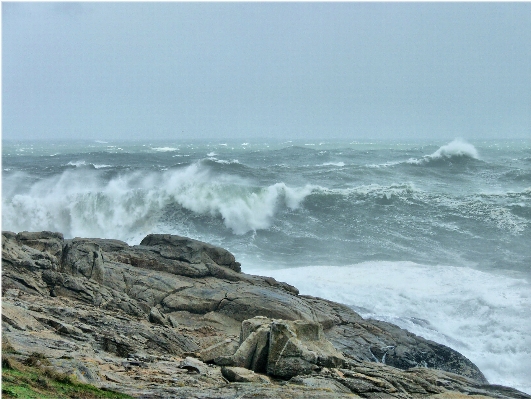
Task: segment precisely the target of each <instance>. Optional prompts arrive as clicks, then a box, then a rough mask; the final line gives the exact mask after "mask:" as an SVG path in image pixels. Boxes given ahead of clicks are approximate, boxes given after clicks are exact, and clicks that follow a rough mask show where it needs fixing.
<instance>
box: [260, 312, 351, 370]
mask: <svg viewBox="0 0 531 399" xmlns="http://www.w3.org/2000/svg"><path fill="white" fill-rule="evenodd" d="M269 339H270V341H269V353H268V357H267V373H268V374H270V375H273V376H276V377H282V378H291V377H293V376H296V375H301V374H310V373H311V372H312V371H314V370H316V369H319V368H320V367H341V366H342V365H344V364H345V358H344V357H343V355H342V354H341V353H340V352H338V351H337V350H336V349H335V348H334V346H333V345H332V344H331V343H330V341H328V340H327V339H326V338H325V336H324V334H323V328H322V326H321V325H320V324H319V323H315V322H307V321H303V320H296V321H286V320H274V321H273V322H272V323H271V330H270V338H269Z"/></svg>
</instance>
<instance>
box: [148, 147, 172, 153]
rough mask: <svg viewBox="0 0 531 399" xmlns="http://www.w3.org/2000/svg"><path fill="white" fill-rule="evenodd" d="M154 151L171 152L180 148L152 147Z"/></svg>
mask: <svg viewBox="0 0 531 399" xmlns="http://www.w3.org/2000/svg"><path fill="white" fill-rule="evenodd" d="M151 149H152V150H153V151H158V152H171V151H178V150H179V149H178V148H175V147H154V148H153V147H152V148H151Z"/></svg>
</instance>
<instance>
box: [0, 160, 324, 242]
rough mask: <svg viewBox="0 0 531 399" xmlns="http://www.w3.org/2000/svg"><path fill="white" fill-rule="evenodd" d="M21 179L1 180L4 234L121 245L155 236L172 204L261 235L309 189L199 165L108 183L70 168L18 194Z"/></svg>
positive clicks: (93, 173) (100, 175) (91, 172)
mask: <svg viewBox="0 0 531 399" xmlns="http://www.w3.org/2000/svg"><path fill="white" fill-rule="evenodd" d="M27 179H28V176H27V175H24V174H17V175H14V176H11V177H10V178H9V179H7V180H6V182H5V183H6V185H7V187H6V191H5V193H4V194H5V195H4V196H3V198H2V207H3V217H2V218H3V223H4V227H5V228H7V229H10V230H13V231H22V230H29V231H38V230H55V231H61V232H63V233H64V234H65V236H67V237H74V236H89V237H94V236H95V237H103V238H118V239H122V240H125V241H128V242H135V241H137V240H139V239H140V238H142V236H143V235H145V234H148V233H150V232H152V231H153V230H155V229H156V228H157V226H158V224H159V221H160V217H161V215H162V214H163V213H164V210H165V208H166V207H167V206H170V205H173V204H177V205H178V206H181V207H183V208H185V209H188V210H190V211H192V212H195V213H197V214H201V215H210V216H212V217H216V218H217V217H219V218H221V219H222V220H223V223H224V224H225V226H226V227H228V228H229V229H231V230H232V231H233V232H234V233H235V234H244V233H246V232H248V231H253V230H257V229H265V228H268V227H269V226H270V225H271V223H272V222H273V219H274V216H275V214H276V212H277V211H278V210H279V209H280V208H282V207H284V208H289V209H297V208H298V207H299V205H300V203H301V201H302V200H303V199H304V198H305V197H306V196H308V195H309V194H310V193H311V192H312V191H313V189H314V188H313V187H312V186H310V185H306V186H304V187H290V186H288V185H286V184H284V183H282V182H278V183H275V184H271V185H269V186H265V187H260V186H255V185H253V183H252V182H251V181H249V180H246V179H243V178H240V177H238V176H234V175H227V174H219V173H218V174H215V175H213V173H212V171H211V169H210V168H209V167H208V166H205V165H203V163H201V162H197V163H194V164H192V165H189V166H188V167H186V168H181V169H171V170H167V171H161V172H149V173H145V172H144V173H141V172H129V173H125V174H120V175H118V176H116V177H113V178H112V179H110V180H106V179H105V178H104V174H103V172H101V171H100V170H98V169H79V168H76V169H72V170H67V171H65V172H63V173H62V174H61V175H56V176H53V177H48V178H45V179H42V180H39V181H36V182H34V183H32V184H31V185H30V186H29V188H28V189H20V187H26V186H27V183H25V184H18V183H19V182H21V181H22V180H26V181H27ZM17 187H18V188H17ZM6 194H7V195H6Z"/></svg>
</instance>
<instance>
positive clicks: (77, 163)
mask: <svg viewBox="0 0 531 399" xmlns="http://www.w3.org/2000/svg"><path fill="white" fill-rule="evenodd" d="M66 166H75V167H76V168H80V167H88V168H94V169H102V168H111V167H112V165H107V164H94V163H87V162H86V161H83V160H81V161H70V162H68V163H67V164H66Z"/></svg>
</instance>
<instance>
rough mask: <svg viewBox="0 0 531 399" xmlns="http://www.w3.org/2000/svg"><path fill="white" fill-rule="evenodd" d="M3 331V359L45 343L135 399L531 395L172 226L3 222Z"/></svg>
mask: <svg viewBox="0 0 531 399" xmlns="http://www.w3.org/2000/svg"><path fill="white" fill-rule="evenodd" d="M257 316H258V317H257ZM2 330H3V335H2V339H3V340H4V342H3V343H5V344H6V347H9V348H12V350H11V353H10V354H5V355H6V356H7V355H9V356H14V357H20V358H23V357H24V356H28V355H29V354H31V353H33V352H39V353H41V354H42V355H44V356H45V357H46V358H47V359H49V361H50V362H51V364H52V365H53V367H55V368H57V369H58V370H59V371H61V372H67V373H71V374H75V375H76V376H77V377H78V378H79V379H80V380H81V381H84V382H89V383H92V384H95V385H97V386H100V387H104V388H109V389H113V390H118V391H122V392H125V393H128V394H130V395H132V396H135V397H139V398H207V397H208V398H211V397H217V398H233V397H243V396H245V395H250V396H251V395H254V396H255V397H265V398H269V397H270V398H273V397H285V398H327V397H328V398H340V397H357V396H362V397H365V398H384V397H385V398H387V397H397V398H413V397H428V396H434V395H438V396H437V397H438V398H441V399H444V398H445V397H444V395H447V396H448V395H454V397H456V396H455V395H457V397H459V395H461V394H466V395H484V396H488V397H494V398H522V399H523V398H530V396H528V395H526V394H523V393H521V392H518V391H516V390H514V389H510V388H505V387H499V386H494V385H489V384H488V382H487V381H486V379H485V377H484V376H483V374H482V373H481V371H480V370H479V369H478V368H477V367H476V366H475V365H474V364H473V363H472V362H470V361H469V360H468V359H466V358H465V357H464V356H462V355H460V354H459V353H458V352H456V351H454V350H452V349H450V348H448V347H445V346H443V345H439V344H437V343H435V342H432V341H428V340H425V339H423V338H421V337H417V336H415V335H414V334H411V333H409V332H407V331H405V330H403V329H400V328H398V327H397V326H394V325H392V324H389V323H384V322H380V321H374V320H364V319H363V318H361V317H360V316H359V315H358V314H356V313H355V312H354V311H352V310H351V309H350V308H348V307H347V306H344V305H341V304H337V303H334V302H330V301H326V300H324V299H321V298H314V297H309V296H302V295H299V294H298V291H297V289H296V288H295V287H292V286H290V285H288V284H285V283H281V282H278V281H276V280H274V279H272V278H267V277H259V276H252V275H248V274H244V273H242V272H241V268H240V264H239V263H238V262H237V261H236V260H235V258H234V256H233V255H232V254H231V253H230V252H228V251H226V250H224V249H221V248H218V247H215V246H212V245H209V244H206V243H202V242H199V241H196V240H191V239H189V238H185V237H179V236H172V235H157V234H152V235H149V236H147V237H146V238H145V239H144V240H142V242H141V243H140V245H136V246H129V245H127V244H126V243H124V242H121V241H117V240H106V239H88V238H74V239H71V240H65V239H63V236H62V235H61V234H60V233H52V232H37V233H28V232H23V233H18V234H15V233H11V232H3V236H2ZM440 395H443V396H440Z"/></svg>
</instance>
